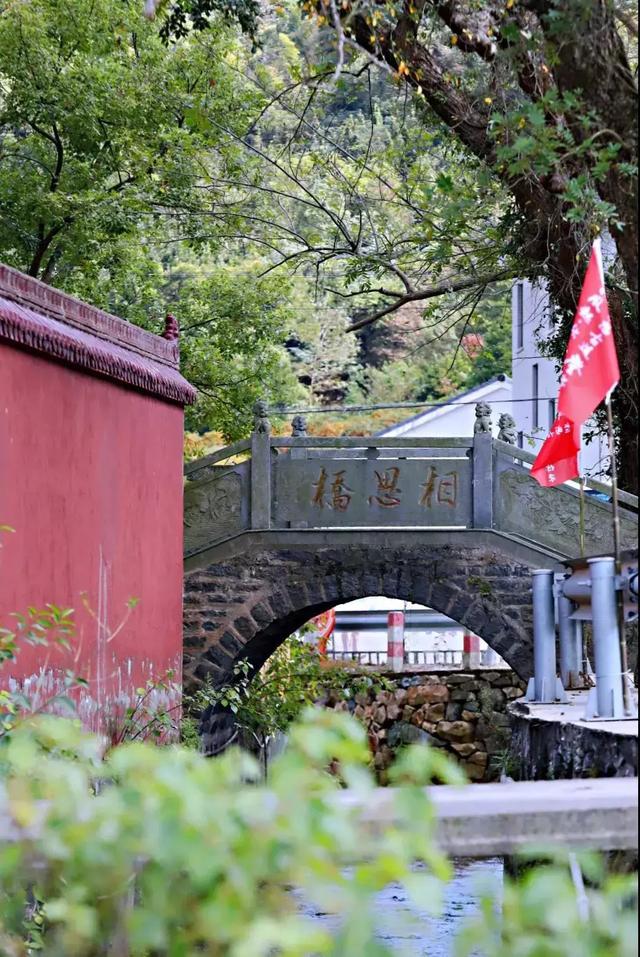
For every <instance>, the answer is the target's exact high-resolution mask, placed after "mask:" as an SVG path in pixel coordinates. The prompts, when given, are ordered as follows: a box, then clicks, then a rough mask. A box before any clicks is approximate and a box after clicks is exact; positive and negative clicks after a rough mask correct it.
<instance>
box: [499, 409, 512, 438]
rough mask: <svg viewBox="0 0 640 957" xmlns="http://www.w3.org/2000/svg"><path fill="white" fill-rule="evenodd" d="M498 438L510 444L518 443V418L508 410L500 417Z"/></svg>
mask: <svg viewBox="0 0 640 957" xmlns="http://www.w3.org/2000/svg"><path fill="white" fill-rule="evenodd" d="M498 428H499V429H500V431H499V432H498V438H499V439H500V441H501V442H507V443H508V444H509V445H515V444H516V420H515V419H514V418H513V416H511V415H509V413H508V412H503V413H502V415H501V416H500V418H499V419H498Z"/></svg>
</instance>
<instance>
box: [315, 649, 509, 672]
mask: <svg viewBox="0 0 640 957" xmlns="http://www.w3.org/2000/svg"><path fill="white" fill-rule="evenodd" d="M471 654H472V655H475V656H476V660H477V661H478V664H477V665H474V667H479V668H487V669H491V670H493V669H495V668H500V667H501V665H500V663H496V662H495V660H494V659H495V655H494V653H493V651H492V650H491V649H486V650H482V651H480V652H472V653H471ZM326 655H327V658H330V659H331V660H332V661H351V662H355V663H357V664H358V665H362V666H369V665H371V666H378V667H379V666H380V665H386V664H387V661H388V655H387V652H386V651H342V650H339V649H334V648H329V649H328V650H327V652H326ZM404 660H405V664H406V665H408V666H409V667H412V666H413V667H416V666H424V667H449V668H468V667H470V664H469V653H467V654H466V656H465V652H463V651H457V650H456V651H452V650H442V651H439V650H433V651H428V650H421V651H405V658H404ZM471 660H473V659H471ZM502 667H508V666H507V665H506V664H505V665H503V666H502Z"/></svg>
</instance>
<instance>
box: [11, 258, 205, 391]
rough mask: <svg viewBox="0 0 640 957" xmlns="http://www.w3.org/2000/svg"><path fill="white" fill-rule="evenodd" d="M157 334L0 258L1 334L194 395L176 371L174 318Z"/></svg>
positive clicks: (82, 364)
mask: <svg viewBox="0 0 640 957" xmlns="http://www.w3.org/2000/svg"><path fill="white" fill-rule="evenodd" d="M166 336H167V338H164V337H162V336H156V335H154V334H153V333H152V332H147V331H146V330H145V329H141V328H140V327H139V326H134V325H132V324H131V323H129V322H125V320H124V319H119V318H118V317H117V316H112V315H110V314H109V313H108V312H103V311H102V309H97V308H96V307H95V306H90V305H88V303H86V302H82V300H81V299H76V298H75V296H69V295H68V294H67V293H63V292H60V290H58V289H55V288H53V287H52V286H48V285H47V284H46V283H43V282H40V281H39V280H38V279H33V278H32V277H31V276H26V275H25V274H24V273H21V272H18V270H16V269H11V267H9V266H5V265H2V264H0V340H6V341H8V342H10V343H12V344H14V345H17V346H22V347H23V348H26V349H31V350H33V351H35V352H40V353H43V354H45V355H47V356H50V357H51V358H52V359H54V360H58V361H62V362H65V363H67V364H69V365H72V366H74V367H75V368H78V369H82V370H83V371H86V372H88V373H92V374H94V375H100V376H105V377H107V378H110V379H115V380H117V381H119V382H122V383H124V384H126V385H128V386H131V387H133V388H136V389H140V390H141V391H144V392H150V393H151V394H153V395H157V396H158V397H160V398H163V399H168V400H169V401H171V402H178V403H180V404H183V405H186V404H190V403H192V402H194V401H195V398H196V391H195V389H194V388H193V387H192V386H191V385H190V384H189V383H188V382H187V381H186V379H184V378H183V377H182V376H181V375H180V372H179V349H178V341H177V324H176V323H175V320H174V319H173V318H172V317H168V318H167V323H166Z"/></svg>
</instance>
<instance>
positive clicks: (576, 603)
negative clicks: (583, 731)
mask: <svg viewBox="0 0 640 957" xmlns="http://www.w3.org/2000/svg"><path fill="white" fill-rule="evenodd" d="M625 568H626V571H625V573H624V574H623V575H620V576H617V575H616V573H615V560H614V558H613V557H612V556H599V557H595V558H589V559H587V568H586V569H585V568H582V567H580V568H578V569H577V570H572V573H571V574H564V575H555V576H554V573H553V571H551V570H550V569H539V570H537V571H535V572H533V576H532V578H533V582H532V591H533V657H534V676H533V678H531V680H530V682H529V686H528V688H527V694H526V696H525V700H526V701H528V702H529V703H531V704H550V703H553V702H556V701H566V700H567V696H566V689H579V688H585V687H586V686H587V685H588V684H592V683H593V682H592V681H591V675H590V674H589V671H590V668H589V664H588V662H586V661H585V658H584V650H583V640H582V621H584V620H588V621H591V623H592V633H593V656H594V663H595V674H594V675H593V678H594V679H595V687H592V688H591V690H590V692H589V696H588V699H587V704H586V708H585V714H584V720H586V721H621V720H626V719H635V718H637V709H636V706H635V703H634V701H633V695H631V694H629V695H625V684H626V685H627V687H628V685H629V680H630V679H629V675H627V674H625V673H624V672H623V670H622V661H621V655H620V639H619V616H618V612H617V599H616V593H617V592H619V591H621V590H622V591H624V592H626V593H627V594H628V595H631V596H632V597H633V596H634V595H635V611H633V606H632V609H631V611H629V612H627V620H632V619H633V618H636V619H637V616H638V615H637V577H638V569H637V559H636V560H635V564H634V563H630V562H626V563H625ZM554 578H555V588H554ZM554 599H555V601H554ZM556 626H557V628H558V633H559V639H560V641H559V650H560V674H561V678H558V676H557V660H556ZM627 702H629V704H627Z"/></svg>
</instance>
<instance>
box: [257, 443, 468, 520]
mask: <svg viewBox="0 0 640 957" xmlns="http://www.w3.org/2000/svg"><path fill="white" fill-rule="evenodd" d="M275 467H276V472H277V475H276V505H275V515H274V519H275V524H276V527H280V528H286V527H288V526H289V525H290V524H298V523H301V522H303V523H304V525H305V526H306V527H307V528H329V527H336V526H342V527H379V526H381V525H382V526H389V527H403V526H411V527H429V526H457V527H467V526H468V525H470V524H471V466H470V462H469V459H468V458H466V457H461V456H456V457H454V456H452V457H450V458H448V457H438V458H430V459H426V458H425V459H421V458H414V457H412V458H376V459H366V458H362V459H357V458H351V457H350V458H343V459H340V458H336V457H329V456H327V457H324V456H320V457H314V458H312V459H292V458H289V457H286V458H285V457H284V456H283V457H282V459H279V460H278V461H277V463H276V466H275Z"/></svg>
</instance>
